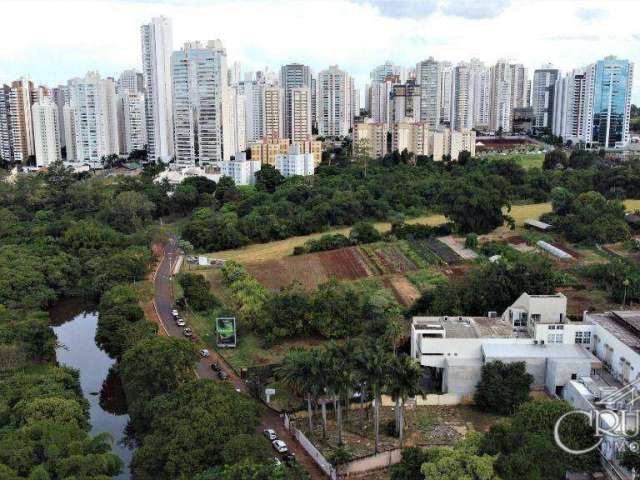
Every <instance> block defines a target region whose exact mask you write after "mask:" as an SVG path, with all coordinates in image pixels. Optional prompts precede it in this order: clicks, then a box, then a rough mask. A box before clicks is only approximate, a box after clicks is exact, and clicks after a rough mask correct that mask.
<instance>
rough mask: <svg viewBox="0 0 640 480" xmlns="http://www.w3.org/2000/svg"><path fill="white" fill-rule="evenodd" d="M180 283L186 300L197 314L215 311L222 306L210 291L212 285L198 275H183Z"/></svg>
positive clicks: (179, 277)
mask: <svg viewBox="0 0 640 480" xmlns="http://www.w3.org/2000/svg"><path fill="white" fill-rule="evenodd" d="M178 283H179V284H180V286H181V287H182V291H183V292H184V298H185V300H186V301H187V303H188V304H189V306H190V307H191V308H193V309H194V310H195V311H196V312H206V311H208V310H213V309H214V308H216V307H218V306H219V305H220V300H218V299H217V298H216V296H215V295H214V294H213V293H211V291H210V290H209V289H210V288H211V284H210V283H209V281H208V280H207V279H206V278H204V277H203V276H202V275H200V274H197V273H181V274H180V275H179V276H178Z"/></svg>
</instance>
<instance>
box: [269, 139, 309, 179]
mask: <svg viewBox="0 0 640 480" xmlns="http://www.w3.org/2000/svg"><path fill="white" fill-rule="evenodd" d="M275 166H276V170H278V171H279V172H280V173H281V174H282V175H283V176H285V177H292V176H294V175H300V176H303V177H306V176H309V175H313V173H314V169H315V162H314V160H313V154H311V153H302V151H301V150H300V147H299V146H298V145H291V147H289V151H288V152H287V153H285V154H278V155H276V165H275Z"/></svg>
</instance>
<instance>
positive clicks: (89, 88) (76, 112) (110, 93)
mask: <svg viewBox="0 0 640 480" xmlns="http://www.w3.org/2000/svg"><path fill="white" fill-rule="evenodd" d="M69 103H70V110H69V112H70V118H69V120H70V121H73V122H74V126H73V130H74V132H73V137H74V143H75V152H74V153H75V154H74V156H73V158H74V159H75V160H76V161H78V162H87V163H90V164H99V163H100V161H101V160H102V157H104V156H107V155H111V154H117V153H118V150H119V146H118V140H117V139H118V134H117V129H116V131H115V132H113V131H112V129H114V128H115V126H116V125H117V116H116V112H115V110H116V108H115V107H116V102H115V86H114V83H113V81H112V80H110V79H107V80H103V79H101V78H100V74H99V73H98V72H89V73H87V75H86V76H85V77H84V78H74V79H71V80H69ZM71 117H73V120H71ZM65 120H66V118H65ZM70 130H71V129H70ZM69 140H70V138H69V137H67V149H69Z"/></svg>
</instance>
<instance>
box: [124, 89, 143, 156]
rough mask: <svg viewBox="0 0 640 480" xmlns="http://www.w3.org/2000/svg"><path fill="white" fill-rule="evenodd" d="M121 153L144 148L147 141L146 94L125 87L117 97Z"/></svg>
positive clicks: (126, 153)
mask: <svg viewBox="0 0 640 480" xmlns="http://www.w3.org/2000/svg"><path fill="white" fill-rule="evenodd" d="M117 101H118V105H117V112H118V137H119V140H120V153H122V154H125V155H128V154H130V153H131V152H133V151H134V150H143V149H144V148H145V145H146V143H147V132H146V122H145V111H144V95H143V94H142V93H139V92H131V91H129V90H128V89H124V91H123V92H122V93H120V94H119V95H118V97H117Z"/></svg>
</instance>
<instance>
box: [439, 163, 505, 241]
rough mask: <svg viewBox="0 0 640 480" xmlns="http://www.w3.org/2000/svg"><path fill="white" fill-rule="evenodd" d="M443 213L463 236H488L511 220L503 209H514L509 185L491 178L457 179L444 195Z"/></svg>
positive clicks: (447, 183)
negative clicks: (473, 234) (510, 201)
mask: <svg viewBox="0 0 640 480" xmlns="http://www.w3.org/2000/svg"><path fill="white" fill-rule="evenodd" d="M440 203H441V205H442V211H443V213H444V215H445V216H446V217H448V218H449V219H450V220H452V221H453V222H454V223H455V225H456V227H457V229H458V231H459V232H460V233H470V232H475V233H488V232H490V231H491V230H493V229H495V228H497V227H499V226H500V225H502V224H503V223H504V222H505V220H510V217H507V216H506V215H504V214H503V212H502V210H503V208H507V209H510V208H511V207H510V204H509V199H508V195H507V188H506V182H505V180H504V179H503V178H501V177H497V176H493V175H489V176H481V175H474V176H469V177H455V178H452V179H450V180H448V181H447V182H446V183H445V184H444V186H443V189H442V192H441V194H440Z"/></svg>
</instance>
